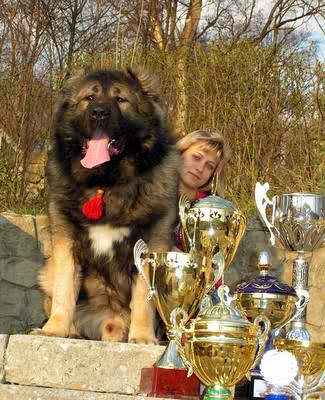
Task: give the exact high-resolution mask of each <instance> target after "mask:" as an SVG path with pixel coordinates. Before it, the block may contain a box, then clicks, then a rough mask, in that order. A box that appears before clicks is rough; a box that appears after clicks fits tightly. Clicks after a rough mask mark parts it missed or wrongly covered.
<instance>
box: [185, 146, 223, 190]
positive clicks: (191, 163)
mask: <svg viewBox="0 0 325 400" xmlns="http://www.w3.org/2000/svg"><path fill="white" fill-rule="evenodd" d="M216 159H217V153H216V151H215V150H209V149H206V148H202V143H195V144H192V146H190V147H189V148H188V149H187V150H185V151H184V153H183V154H182V160H183V167H182V171H181V181H182V182H183V184H184V185H185V186H187V187H189V188H192V189H195V190H198V189H199V188H200V187H202V186H204V185H205V184H206V183H207V182H208V180H209V179H210V178H211V175H212V174H213V172H214V170H215V169H216V166H217V161H216Z"/></svg>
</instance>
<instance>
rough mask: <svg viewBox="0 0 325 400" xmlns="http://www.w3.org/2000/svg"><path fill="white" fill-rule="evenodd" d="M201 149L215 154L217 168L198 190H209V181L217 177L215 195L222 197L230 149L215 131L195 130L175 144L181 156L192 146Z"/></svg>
mask: <svg viewBox="0 0 325 400" xmlns="http://www.w3.org/2000/svg"><path fill="white" fill-rule="evenodd" d="M201 143H202V149H204V150H212V151H215V152H216V161H217V166H216V169H215V171H214V172H213V174H212V175H211V178H210V179H209V180H208V182H207V183H206V184H205V185H204V187H202V188H200V189H202V190H204V191H207V190H210V189H211V181H212V178H213V177H214V176H215V175H217V176H218V186H217V193H218V195H221V196H223V194H224V180H225V168H224V167H225V165H226V164H227V163H228V162H229V160H230V148H229V146H228V144H227V143H226V141H225V139H224V137H223V136H222V135H221V134H220V133H218V132H216V131H212V132H211V131H208V130H197V131H193V132H191V133H188V134H187V135H186V136H184V137H183V138H182V139H180V140H179V141H178V142H177V143H176V148H177V149H178V151H179V152H180V154H181V155H182V154H183V153H184V152H185V151H186V150H187V149H189V148H190V147H191V146H193V145H194V144H201Z"/></svg>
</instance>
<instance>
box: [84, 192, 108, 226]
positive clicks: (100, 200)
mask: <svg viewBox="0 0 325 400" xmlns="http://www.w3.org/2000/svg"><path fill="white" fill-rule="evenodd" d="M103 209H104V190H101V189H100V190H97V194H96V195H95V196H93V197H91V198H90V199H89V200H87V201H85V202H84V204H83V206H82V213H83V215H84V216H85V217H87V218H88V219H93V220H98V219H101V217H102V216H103Z"/></svg>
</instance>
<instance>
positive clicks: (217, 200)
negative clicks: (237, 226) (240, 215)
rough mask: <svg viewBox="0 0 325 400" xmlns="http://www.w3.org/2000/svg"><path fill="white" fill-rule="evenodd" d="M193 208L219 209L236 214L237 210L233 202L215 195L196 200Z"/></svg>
mask: <svg viewBox="0 0 325 400" xmlns="http://www.w3.org/2000/svg"><path fill="white" fill-rule="evenodd" d="M191 208H217V209H226V210H227V211H230V212H234V211H236V210H237V209H236V207H235V206H234V204H233V203H232V202H231V201H229V200H226V199H224V198H223V197H219V196H215V195H211V196H207V197H204V198H203V199H198V200H196V201H195V202H194V203H193V204H192V205H191Z"/></svg>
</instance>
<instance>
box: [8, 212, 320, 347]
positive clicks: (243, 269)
mask: <svg viewBox="0 0 325 400" xmlns="http://www.w3.org/2000/svg"><path fill="white" fill-rule="evenodd" d="M268 238H269V235H268V232H267V230H266V228H265V227H264V226H263V225H262V224H261V222H260V220H259V219H258V218H257V217H251V218H249V220H248V226H247V230H246V233H245V236H244V238H243V240H242V242H241V244H240V246H239V248H238V251H237V254H236V256H235V258H234V260H233V262H232V264H231V265H230V267H229V268H228V270H227V272H226V276H225V280H226V283H227V284H228V285H229V286H230V288H231V290H234V288H235V286H236V285H237V284H238V283H240V282H242V281H243V280H249V279H251V278H252V277H253V276H254V275H256V273H257V270H256V263H257V257H258V253H259V251H261V250H264V249H268V250H269V252H270V253H271V256H272V260H273V264H274V269H273V272H274V274H276V275H277V276H281V277H282V278H283V279H284V280H285V281H286V282H287V283H290V281H291V276H290V274H291V270H290V262H288V259H287V258H286V256H287V254H285V253H282V252H279V251H276V250H275V249H274V248H272V247H271V246H270V244H269V239H268ZM50 255H51V246H50V237H49V229H48V218H47V217H46V216H36V217H33V216H29V215H27V216H20V215H16V214H12V213H3V214H0V333H9V334H12V333H23V332H27V331H28V330H30V329H31V328H33V327H37V326H41V325H42V323H43V321H44V319H45V316H44V313H43V309H42V299H41V295H40V293H39V291H38V289H37V282H36V276H37V272H38V270H39V268H40V267H41V265H42V263H43V260H44V257H45V258H47V257H50ZM309 289H310V294H311V301H310V304H309V306H308V322H309V323H310V324H309V330H310V332H311V334H312V338H313V340H316V341H323V342H324V341H325V250H320V251H318V252H315V254H314V256H313V259H312V262H311V270H310V286H309Z"/></svg>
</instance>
